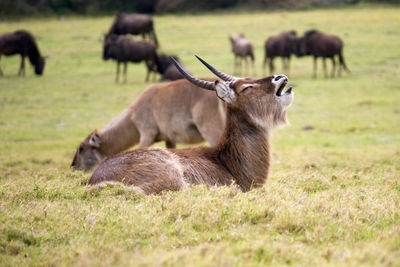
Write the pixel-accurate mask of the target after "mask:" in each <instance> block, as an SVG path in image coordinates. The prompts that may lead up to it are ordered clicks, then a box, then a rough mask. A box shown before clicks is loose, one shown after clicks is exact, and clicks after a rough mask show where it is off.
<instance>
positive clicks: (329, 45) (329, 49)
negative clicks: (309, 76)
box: [297, 30, 350, 78]
mask: <svg viewBox="0 0 400 267" xmlns="http://www.w3.org/2000/svg"><path fill="white" fill-rule="evenodd" d="M306 55H311V56H313V57H314V72H313V77H314V78H316V77H317V58H318V57H322V63H323V68H324V74H325V77H328V74H327V70H326V62H325V59H326V58H330V59H331V60H332V72H331V77H334V76H335V71H336V61H335V56H336V55H337V56H338V58H339V68H338V74H339V76H340V75H341V71H342V68H343V69H344V70H346V71H347V72H350V71H349V69H348V68H347V66H346V63H345V62H344V57H343V41H342V40H341V39H340V38H339V37H338V36H336V35H332V34H325V33H323V32H320V31H318V30H309V31H307V32H306V33H305V34H304V36H303V37H301V38H300V39H299V41H298V45H297V56H306Z"/></svg>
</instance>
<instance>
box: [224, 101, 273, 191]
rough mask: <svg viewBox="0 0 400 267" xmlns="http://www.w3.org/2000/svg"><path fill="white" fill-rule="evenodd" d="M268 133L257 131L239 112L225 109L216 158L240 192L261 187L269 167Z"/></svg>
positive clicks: (255, 126)
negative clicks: (223, 129) (232, 178)
mask: <svg viewBox="0 0 400 267" xmlns="http://www.w3.org/2000/svg"><path fill="white" fill-rule="evenodd" d="M268 131H269V129H268V128H266V127H264V128H263V127H259V125H257V123H256V122H254V121H252V119H251V117H250V116H249V115H248V114H246V113H245V112H243V111H240V110H238V109H235V108H232V107H228V110H227V124H226V127H225V132H224V134H223V137H222V138H221V140H220V143H219V144H218V146H217V154H218V157H219V160H220V161H221V163H222V164H223V165H224V166H225V168H226V169H227V170H228V171H229V172H230V173H231V174H232V175H233V176H234V177H236V181H235V182H236V183H237V184H238V185H239V186H240V187H241V188H242V189H243V190H244V191H248V190H250V189H251V187H253V186H254V187H257V186H261V185H263V184H264V183H265V180H266V179H267V176H268V170H269V166H270V146H269V140H268V136H269V133H268Z"/></svg>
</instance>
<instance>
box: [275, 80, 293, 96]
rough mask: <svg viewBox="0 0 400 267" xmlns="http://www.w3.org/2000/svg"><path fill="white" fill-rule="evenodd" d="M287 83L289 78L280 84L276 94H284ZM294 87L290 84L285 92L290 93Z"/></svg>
mask: <svg viewBox="0 0 400 267" xmlns="http://www.w3.org/2000/svg"><path fill="white" fill-rule="evenodd" d="M286 84H287V80H286V81H283V82H282V84H281V85H280V86H279V88H278V90H277V91H276V96H282V92H283V89H285V86H286ZM292 89H293V87H292V86H289V88H288V89H287V90H286V92H285V94H290V93H291V92H292Z"/></svg>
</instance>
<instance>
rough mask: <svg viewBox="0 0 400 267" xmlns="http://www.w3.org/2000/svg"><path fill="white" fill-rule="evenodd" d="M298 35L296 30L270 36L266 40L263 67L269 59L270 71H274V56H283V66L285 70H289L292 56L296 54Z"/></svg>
mask: <svg viewBox="0 0 400 267" xmlns="http://www.w3.org/2000/svg"><path fill="white" fill-rule="evenodd" d="M296 45H297V35H296V32H295V31H288V32H282V33H280V34H278V35H274V36H271V37H269V38H268V39H267V40H266V41H265V45H264V48H265V57H264V64H263V69H264V72H265V67H266V65H267V61H269V72H270V74H271V73H273V72H274V58H275V57H282V66H283V70H284V72H289V68H290V56H291V54H296Z"/></svg>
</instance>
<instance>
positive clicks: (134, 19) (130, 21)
mask: <svg viewBox="0 0 400 267" xmlns="http://www.w3.org/2000/svg"><path fill="white" fill-rule="evenodd" d="M108 34H117V35H125V34H134V35H137V34H141V35H142V37H143V39H144V38H145V37H146V35H148V36H149V38H150V40H152V41H153V42H154V43H155V44H156V46H157V47H158V40H157V36H156V32H155V30H154V23H153V18H152V17H151V16H149V15H144V14H129V13H120V14H118V15H117V16H116V17H115V20H114V22H113V24H112V26H111V28H110V30H109V32H108Z"/></svg>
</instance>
